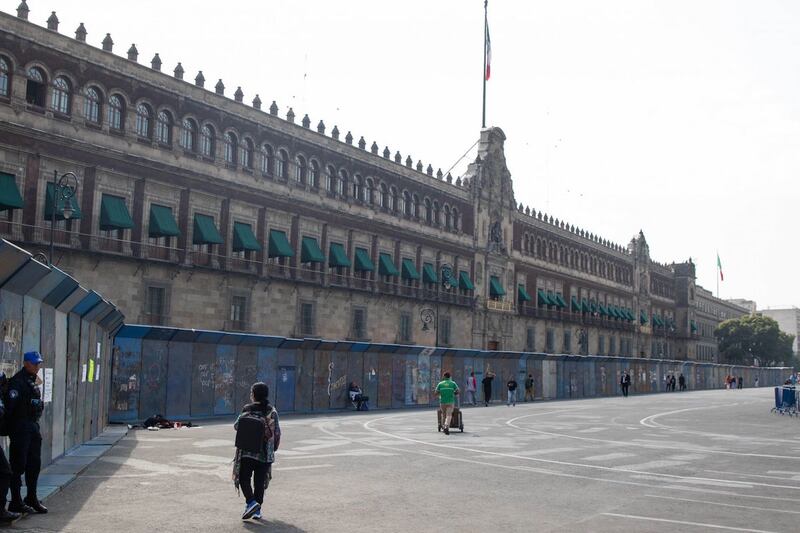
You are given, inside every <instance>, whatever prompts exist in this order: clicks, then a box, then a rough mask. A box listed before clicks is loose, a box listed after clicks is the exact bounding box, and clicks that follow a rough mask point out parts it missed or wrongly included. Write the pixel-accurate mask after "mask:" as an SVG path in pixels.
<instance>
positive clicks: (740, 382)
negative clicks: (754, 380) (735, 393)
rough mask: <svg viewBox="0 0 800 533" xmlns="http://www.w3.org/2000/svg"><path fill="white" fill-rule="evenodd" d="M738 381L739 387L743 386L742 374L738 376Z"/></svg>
mask: <svg viewBox="0 0 800 533" xmlns="http://www.w3.org/2000/svg"><path fill="white" fill-rule="evenodd" d="M738 383H739V388H740V389H743V388H744V377H743V376H739V381H738Z"/></svg>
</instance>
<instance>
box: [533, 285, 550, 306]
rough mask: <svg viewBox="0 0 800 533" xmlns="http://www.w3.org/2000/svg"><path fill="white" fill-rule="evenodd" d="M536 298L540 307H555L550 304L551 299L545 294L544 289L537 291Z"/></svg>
mask: <svg viewBox="0 0 800 533" xmlns="http://www.w3.org/2000/svg"><path fill="white" fill-rule="evenodd" d="M536 297H537V303H538V304H539V305H553V304H552V303H550V298H548V297H547V294H545V292H544V291H543V290H542V289H536Z"/></svg>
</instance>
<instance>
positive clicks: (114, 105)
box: [108, 94, 125, 131]
mask: <svg viewBox="0 0 800 533" xmlns="http://www.w3.org/2000/svg"><path fill="white" fill-rule="evenodd" d="M108 126H109V127H110V128H111V129H115V130H119V131H122V130H123V129H125V103H124V102H123V101H122V98H121V97H120V96H119V95H117V94H112V95H111V98H109V99H108Z"/></svg>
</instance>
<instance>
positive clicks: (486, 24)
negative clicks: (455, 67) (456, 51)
mask: <svg viewBox="0 0 800 533" xmlns="http://www.w3.org/2000/svg"><path fill="white" fill-rule="evenodd" d="M487 31H489V0H483V72H482V73H481V77H482V78H483V120H482V121H481V124H482V126H481V127H482V128H485V127H486V32H487Z"/></svg>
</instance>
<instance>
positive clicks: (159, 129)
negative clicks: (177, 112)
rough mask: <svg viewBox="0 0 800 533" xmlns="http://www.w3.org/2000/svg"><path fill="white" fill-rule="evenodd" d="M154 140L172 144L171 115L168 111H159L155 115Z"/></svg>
mask: <svg viewBox="0 0 800 533" xmlns="http://www.w3.org/2000/svg"><path fill="white" fill-rule="evenodd" d="M156 141H157V142H159V143H161V144H163V145H165V146H171V145H172V115H171V114H170V112H169V111H159V113H158V116H157V117H156Z"/></svg>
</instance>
